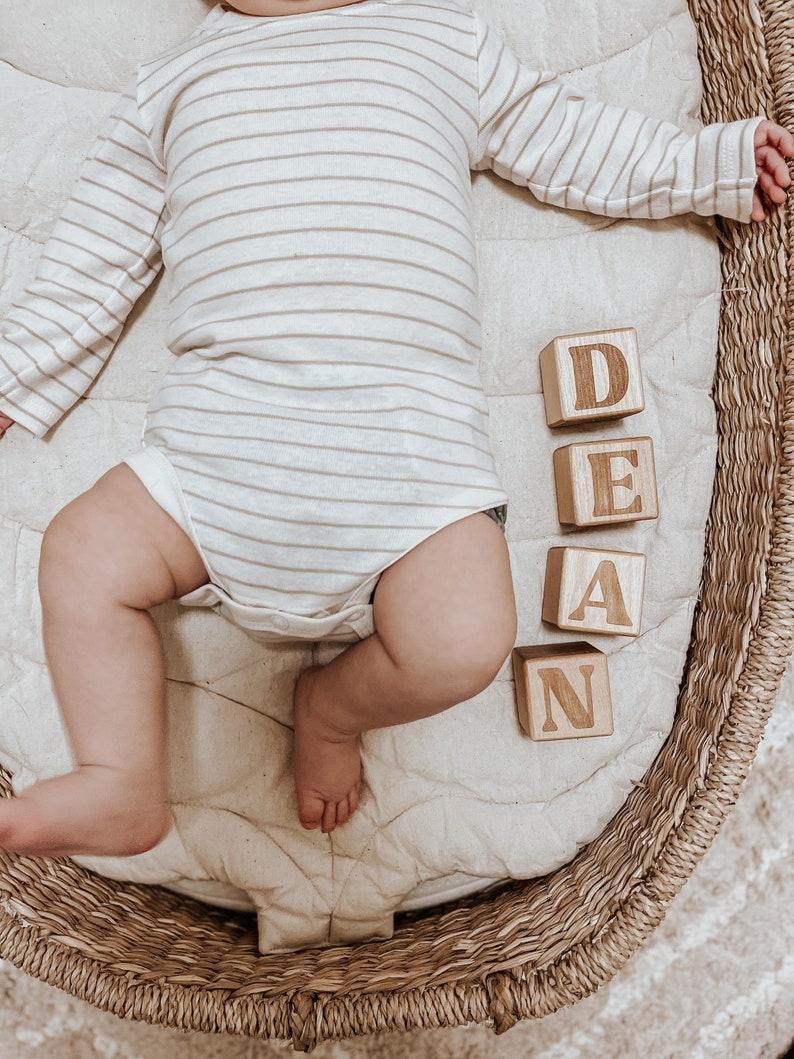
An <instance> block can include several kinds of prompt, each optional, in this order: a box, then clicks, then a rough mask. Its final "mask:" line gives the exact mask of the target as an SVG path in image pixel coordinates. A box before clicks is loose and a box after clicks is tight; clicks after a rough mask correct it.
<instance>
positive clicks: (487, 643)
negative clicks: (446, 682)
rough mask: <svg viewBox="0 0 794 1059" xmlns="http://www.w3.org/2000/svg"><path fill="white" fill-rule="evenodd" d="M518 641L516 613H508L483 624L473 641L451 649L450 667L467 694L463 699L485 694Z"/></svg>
mask: <svg viewBox="0 0 794 1059" xmlns="http://www.w3.org/2000/svg"><path fill="white" fill-rule="evenodd" d="M515 641H516V618H515V610H512V611H510V610H507V611H506V612H505V613H504V614H503V615H499V617H498V618H495V619H494V618H492V620H491V621H490V622H489V623H483V624H482V625H481V626H480V629H479V631H478V633H477V635H476V638H474V639H466V640H464V641H461V643H459V644H458V645H454V646H452V649H451V651H450V657H449V661H448V665H449V666H450V668H451V669H452V670H453V671H454V672H455V673H457V679H458V680H459V681H460V682H461V683H462V685H463V690H464V691H465V692H466V694H465V695H462V696H461V701H462V699H463V698H467V699H468V698H472V696H474V695H477V694H479V693H480V692H481V691H484V690H485V688H487V687H488V685H489V684H491V683H492V682H493V681H494V680H495V679H496V677H497V675H498V673H499V671H500V670H501V668H502V666H503V665H504V663H505V661H506V659H507V658H508V656H509V655H510V652H511V651H512V649H513V647H514V645H515Z"/></svg>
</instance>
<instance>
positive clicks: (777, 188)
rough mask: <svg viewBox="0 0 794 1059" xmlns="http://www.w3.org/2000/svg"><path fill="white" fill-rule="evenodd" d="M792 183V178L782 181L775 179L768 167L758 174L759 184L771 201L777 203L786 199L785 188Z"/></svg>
mask: <svg viewBox="0 0 794 1059" xmlns="http://www.w3.org/2000/svg"><path fill="white" fill-rule="evenodd" d="M790 183H791V181H790V180H787V181H786V182H785V183H781V182H780V180H778V179H775V177H774V176H772V174H771V173H770V172H769V170H767V169H762V170H761V171H760V172H759V174H758V186H759V187H760V189H761V191H762V192H763V194H764V196H765V197H766V198H767V199H768V200H769V201H770V202H774V203H776V204H777V205H780V204H781V203H783V202H785V201H786V192H785V190H784V188H787V187H788V185H789V184H790Z"/></svg>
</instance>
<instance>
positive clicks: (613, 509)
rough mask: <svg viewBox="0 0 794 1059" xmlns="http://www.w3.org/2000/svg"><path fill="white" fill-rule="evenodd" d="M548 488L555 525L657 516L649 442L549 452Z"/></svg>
mask: <svg viewBox="0 0 794 1059" xmlns="http://www.w3.org/2000/svg"><path fill="white" fill-rule="evenodd" d="M554 484H555V489H556V492H557V514H558V515H559V519H560V522H565V523H570V524H572V525H574V526H600V525H602V524H604V523H610V522H636V521H638V520H640V519H647V518H658V517H659V502H658V499H657V495H656V469H655V465H654V459H653V442H652V441H651V439H650V438H616V439H615V440H612V441H583V442H579V443H578V444H575V445H564V446H563V447H562V448H559V449H556V450H555V452H554Z"/></svg>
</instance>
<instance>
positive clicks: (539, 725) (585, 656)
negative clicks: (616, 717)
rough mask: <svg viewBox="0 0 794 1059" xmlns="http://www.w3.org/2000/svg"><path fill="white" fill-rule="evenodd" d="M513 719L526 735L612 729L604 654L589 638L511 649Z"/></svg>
mask: <svg viewBox="0 0 794 1059" xmlns="http://www.w3.org/2000/svg"><path fill="white" fill-rule="evenodd" d="M513 675H514V677H515V682H516V705H517V707H518V720H519V722H520V724H521V727H522V728H523V729H524V731H525V732H526V733H527V735H528V736H529V738H530V739H534V740H535V741H536V742H545V741H547V740H549V739H582V738H587V737H589V736H596V735H612V730H613V728H612V696H611V694H610V690H609V671H608V668H607V657H606V655H605V654H603V652H601V651H597V650H596V648H595V647H591V646H590V644H589V643H584V642H582V643H565V644H544V645H541V646H538V647H516V648H515V649H514V650H513Z"/></svg>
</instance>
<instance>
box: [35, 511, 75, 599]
mask: <svg viewBox="0 0 794 1059" xmlns="http://www.w3.org/2000/svg"><path fill="white" fill-rule="evenodd" d="M81 529H82V527H81V520H80V518H79V516H77V513H76V512H75V511H74V509H73V505H72V504H69V505H68V506H67V507H65V508H63V509H62V510H61V511H59V512H58V514H57V515H56V516H55V517H54V518H53V519H52V521H51V522H50V524H49V526H47V529H46V530H45V531H44V536H43V537H42V540H41V554H40V557H39V594H40V595H41V598H42V601H43V602H45V603H46V602H48V601H49V600H53V599H56V598H57V597H58V595H59V594H61V593H63V592H69V591H71V590H72V589H73V587H74V583H75V582H80V581H82V579H83V575H84V570H83V569H81V568H82V567H84V566H85V565H86V560H85V544H84V534H83V533H82V532H81Z"/></svg>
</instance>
